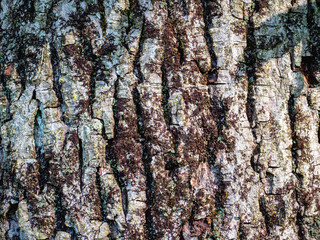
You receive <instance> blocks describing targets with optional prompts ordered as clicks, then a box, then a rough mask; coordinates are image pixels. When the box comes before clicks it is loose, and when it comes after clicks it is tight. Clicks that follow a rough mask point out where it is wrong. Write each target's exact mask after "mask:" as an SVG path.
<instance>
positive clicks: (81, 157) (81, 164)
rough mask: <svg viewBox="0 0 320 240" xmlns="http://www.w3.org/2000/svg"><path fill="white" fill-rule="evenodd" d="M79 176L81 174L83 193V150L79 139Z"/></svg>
mask: <svg viewBox="0 0 320 240" xmlns="http://www.w3.org/2000/svg"><path fill="white" fill-rule="evenodd" d="M78 151H79V174H80V191H81V192H82V187H83V175H82V174H83V149H82V139H81V138H79V148H78Z"/></svg>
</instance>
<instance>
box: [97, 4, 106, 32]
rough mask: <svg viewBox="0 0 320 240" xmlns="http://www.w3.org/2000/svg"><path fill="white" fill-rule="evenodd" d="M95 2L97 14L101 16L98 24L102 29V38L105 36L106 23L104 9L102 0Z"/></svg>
mask: <svg viewBox="0 0 320 240" xmlns="http://www.w3.org/2000/svg"><path fill="white" fill-rule="evenodd" d="M97 2H98V12H99V13H100V16H101V19H100V24H101V28H102V34H103V36H106V31H107V23H106V14H105V9H104V0H97Z"/></svg>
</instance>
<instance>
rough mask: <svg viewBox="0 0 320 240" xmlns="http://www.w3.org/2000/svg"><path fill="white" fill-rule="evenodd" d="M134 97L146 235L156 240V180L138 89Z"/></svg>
mask: <svg viewBox="0 0 320 240" xmlns="http://www.w3.org/2000/svg"><path fill="white" fill-rule="evenodd" d="M132 96H133V101H134V104H135V109H136V115H137V121H138V133H139V135H140V137H141V139H142V140H141V144H142V160H143V165H144V172H145V175H146V189H147V190H146V198H147V199H146V205H147V210H146V211H145V219H146V234H147V237H148V239H151V240H153V239H156V232H155V229H154V225H153V221H152V214H151V208H152V206H153V202H154V188H153V184H154V183H153V182H154V179H153V177H152V170H151V166H150V156H149V155H150V154H149V152H148V149H147V146H146V137H145V134H144V132H145V127H144V122H143V110H142V107H141V105H140V102H141V98H140V96H139V92H138V89H137V88H134V89H133V90H132Z"/></svg>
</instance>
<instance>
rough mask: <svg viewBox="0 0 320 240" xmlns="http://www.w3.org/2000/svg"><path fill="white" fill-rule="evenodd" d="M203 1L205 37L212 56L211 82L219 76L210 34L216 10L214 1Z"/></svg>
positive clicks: (209, 75) (209, 74)
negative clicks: (213, 6)
mask: <svg viewBox="0 0 320 240" xmlns="http://www.w3.org/2000/svg"><path fill="white" fill-rule="evenodd" d="M201 1H202V8H203V20H204V24H205V28H204V29H205V39H206V42H207V47H208V50H209V53H210V57H211V69H210V71H209V73H208V80H209V82H211V81H216V79H217V77H218V71H217V56H216V54H215V52H214V48H213V40H212V37H211V35H210V31H209V29H210V26H211V24H212V22H211V21H212V19H213V18H214V12H213V11H212V6H211V5H212V3H211V2H210V1H205V0H201Z"/></svg>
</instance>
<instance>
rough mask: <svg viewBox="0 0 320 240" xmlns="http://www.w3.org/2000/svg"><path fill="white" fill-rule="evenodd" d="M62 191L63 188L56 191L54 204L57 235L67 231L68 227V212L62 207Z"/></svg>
mask: <svg viewBox="0 0 320 240" xmlns="http://www.w3.org/2000/svg"><path fill="white" fill-rule="evenodd" d="M62 198H63V197H62V191H61V188H60V187H58V188H56V190H55V202H54V209H55V217H56V220H55V223H56V228H55V232H56V233H57V232H58V231H66V230H67V226H66V225H65V223H64V222H65V215H66V210H65V209H64V207H63V206H62Z"/></svg>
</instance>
